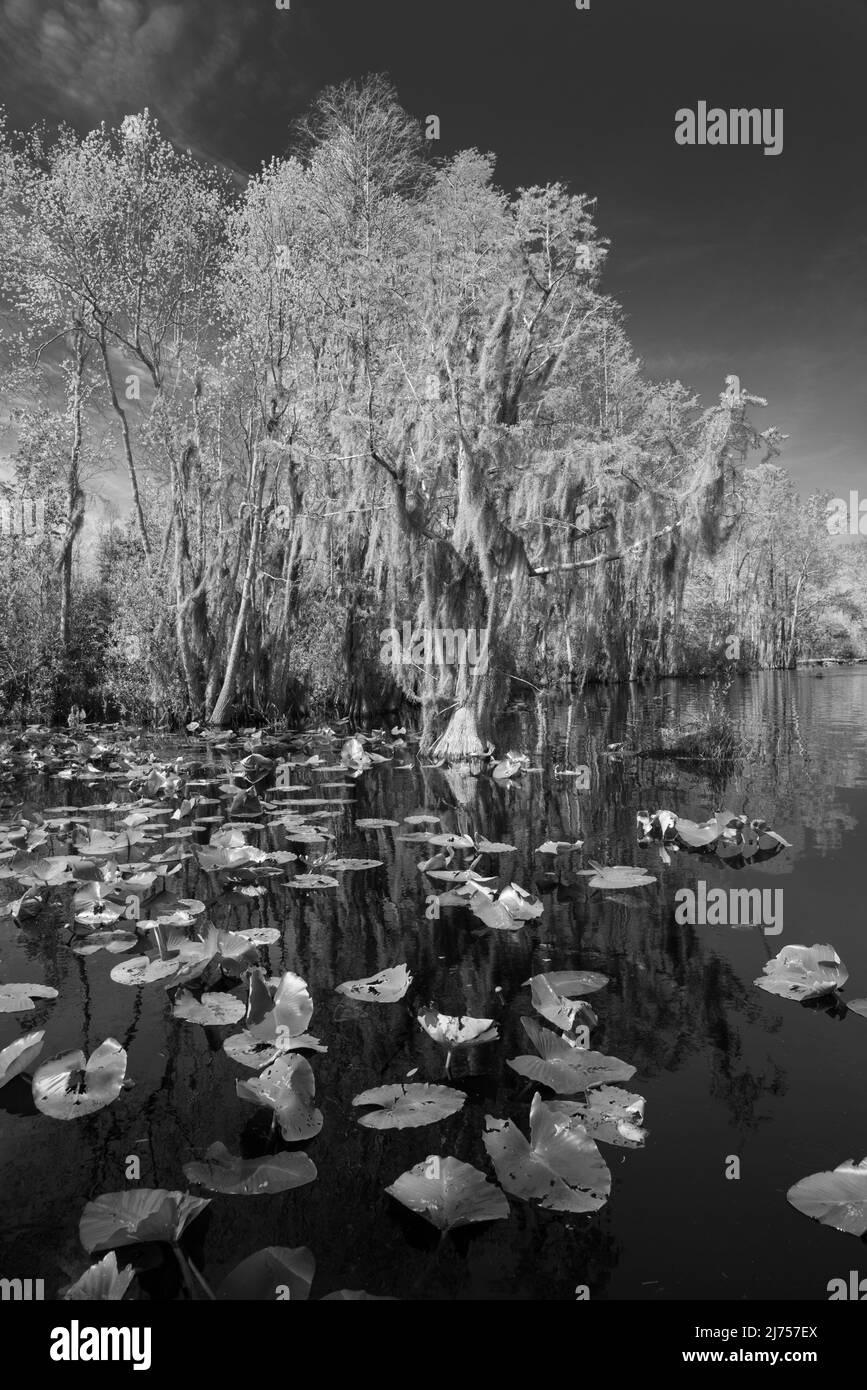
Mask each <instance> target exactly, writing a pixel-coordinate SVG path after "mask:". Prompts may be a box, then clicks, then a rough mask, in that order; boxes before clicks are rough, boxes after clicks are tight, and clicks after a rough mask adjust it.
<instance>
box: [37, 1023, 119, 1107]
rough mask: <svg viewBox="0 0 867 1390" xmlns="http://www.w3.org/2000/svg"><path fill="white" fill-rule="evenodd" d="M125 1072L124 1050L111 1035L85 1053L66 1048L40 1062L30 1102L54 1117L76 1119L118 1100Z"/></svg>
mask: <svg viewBox="0 0 867 1390" xmlns="http://www.w3.org/2000/svg"><path fill="white" fill-rule="evenodd" d="M125 1076H126V1052H125V1050H124V1049H123V1048H122V1047H121V1045H120V1043H119V1042H117V1041H116V1040H115V1039H114V1038H106V1040H105V1042H104V1043H101V1044H100V1046H99V1047H97V1048H96V1049H95V1051H94V1052H92V1053H91V1055H90V1057H89V1058H87V1057H85V1055H84V1053H83V1052H66V1053H64V1054H63V1056H61V1057H55V1058H54V1059H53V1060H52V1061H50V1062H43V1064H42V1066H41V1067H38V1068H37V1070H36V1072H35V1074H34V1077H33V1103H34V1105H35V1106H36V1108H37V1110H41V1111H42V1113H43V1115H50V1116H51V1117H52V1119H55V1120H78V1119H81V1117H82V1116H84V1115H93V1114H94V1113H95V1112H96V1111H97V1110H102V1109H103V1108H104V1107H105V1106H106V1105H111V1103H112V1101H113V1100H117V1098H118V1096H119V1095H120V1093H121V1090H122V1089H123V1082H124V1077H125Z"/></svg>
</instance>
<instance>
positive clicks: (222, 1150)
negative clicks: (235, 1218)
mask: <svg viewBox="0 0 867 1390" xmlns="http://www.w3.org/2000/svg"><path fill="white" fill-rule="evenodd" d="M205 1160H206V1161H205V1162H202V1163H185V1164H184V1176H185V1177H186V1179H187V1181H188V1182H191V1183H199V1184H200V1185H201V1186H202V1187H207V1188H210V1190H211V1191H212V1192H224V1193H233V1194H236V1195H238V1196H244V1197H253V1196H257V1195H259V1194H261V1193H271V1192H288V1191H289V1190H290V1189H291V1188H293V1187H303V1186H304V1184H305V1183H308V1182H313V1181H314V1179H315V1178H316V1165H315V1164H314V1163H313V1162H311V1160H310V1159H309V1158H308V1157H307V1155H306V1154H305V1153H299V1152H297V1151H296V1152H295V1153H280V1154H272V1155H268V1156H266V1157H264V1158H247V1159H245V1158H236V1157H235V1155H234V1154H230V1153H229V1150H228V1149H227V1148H226V1146H225V1144H221V1143H220V1142H219V1141H218V1142H217V1143H216V1144H212V1145H211V1147H210V1148H209V1149H208V1150H207V1152H206V1154H205Z"/></svg>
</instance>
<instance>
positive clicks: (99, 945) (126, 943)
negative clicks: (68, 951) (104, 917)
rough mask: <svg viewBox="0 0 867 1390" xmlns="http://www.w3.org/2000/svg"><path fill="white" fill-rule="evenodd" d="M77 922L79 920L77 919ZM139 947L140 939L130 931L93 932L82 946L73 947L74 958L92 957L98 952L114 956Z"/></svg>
mask: <svg viewBox="0 0 867 1390" xmlns="http://www.w3.org/2000/svg"><path fill="white" fill-rule="evenodd" d="M76 920H77V919H76ZM137 945H138V937H137V936H135V935H134V934H133V933H132V932H128V931H120V930H118V931H92V932H89V933H88V935H87V936H86V937H85V938H84V941H82V942H81V944H80V945H77V946H73V947H72V954H73V955H74V956H92V955H95V954H96V952H97V951H108V952H109V954H110V955H112V956H118V955H121V954H122V953H123V952H124V951H131V950H132V949H133V947H134V946H137Z"/></svg>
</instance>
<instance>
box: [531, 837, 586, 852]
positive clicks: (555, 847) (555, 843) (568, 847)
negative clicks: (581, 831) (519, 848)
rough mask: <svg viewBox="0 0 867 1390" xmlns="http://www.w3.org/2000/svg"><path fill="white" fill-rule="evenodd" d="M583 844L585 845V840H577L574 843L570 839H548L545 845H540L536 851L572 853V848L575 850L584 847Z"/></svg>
mask: <svg viewBox="0 0 867 1390" xmlns="http://www.w3.org/2000/svg"><path fill="white" fill-rule="evenodd" d="M583 846H584V841H583V840H575V841H574V843H570V842H569V840H546V841H545V843H544V844H543V845H540V846H539V848H538V849H537V850H536V853H537V854H570V853H571V852H572V850H574V849H582V848H583Z"/></svg>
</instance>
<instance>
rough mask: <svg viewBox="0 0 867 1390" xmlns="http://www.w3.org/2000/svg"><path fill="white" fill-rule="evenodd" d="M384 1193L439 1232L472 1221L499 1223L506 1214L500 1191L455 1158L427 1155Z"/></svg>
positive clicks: (468, 1223)
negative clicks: (415, 1213) (422, 1218)
mask: <svg viewBox="0 0 867 1390" xmlns="http://www.w3.org/2000/svg"><path fill="white" fill-rule="evenodd" d="M434 1175H435V1176H434ZM385 1190H386V1192H388V1193H389V1195H390V1196H392V1197H394V1198H395V1199H396V1200H397V1201H398V1202H401V1203H402V1204H403V1206H405V1207H408V1208H409V1210H410V1211H414V1212H417V1213H418V1215H419V1216H423V1217H424V1218H425V1220H426V1221H429V1222H430V1223H431V1225H432V1226H436V1228H437V1230H439V1231H450V1230H453V1229H454V1227H456V1226H469V1225H470V1224H471V1223H473V1222H475V1221H500V1220H504V1219H505V1218H507V1217H508V1215H509V1203H508V1202H507V1200H506V1198H505V1196H504V1195H503V1193H502V1192H501V1191H500V1189H499V1188H498V1187H496V1186H495V1184H494V1183H492V1182H489V1181H488V1179H487V1178H486V1177H485V1175H484V1173H480V1172H479V1170H478V1168H474V1167H473V1166H472V1164H470V1163H460V1162H459V1161H458V1159H456V1158H440V1157H439V1156H438V1155H436V1154H430V1155H429V1156H428V1157H427V1158H426V1159H424V1160H423V1161H422V1162H421V1163H417V1164H416V1165H415V1167H414V1168H410V1169H409V1171H408V1172H406V1173H401V1175H400V1177H399V1178H398V1179H397V1180H396V1182H393V1183H392V1184H391V1186H390V1187H387V1188H386V1189H385Z"/></svg>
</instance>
